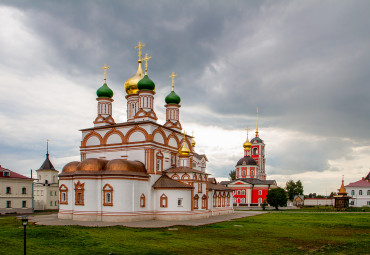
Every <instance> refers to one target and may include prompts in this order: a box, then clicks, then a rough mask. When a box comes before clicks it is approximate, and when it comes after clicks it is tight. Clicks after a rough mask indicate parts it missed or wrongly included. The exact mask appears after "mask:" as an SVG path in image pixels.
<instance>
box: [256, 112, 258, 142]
mask: <svg viewBox="0 0 370 255" xmlns="http://www.w3.org/2000/svg"><path fill="white" fill-rule="evenodd" d="M256 137H258V106H257V123H256Z"/></svg>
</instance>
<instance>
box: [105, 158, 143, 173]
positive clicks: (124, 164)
mask: <svg viewBox="0 0 370 255" xmlns="http://www.w3.org/2000/svg"><path fill="white" fill-rule="evenodd" d="M105 170H106V171H131V172H143V173H146V170H145V165H144V164H143V163H141V162H139V161H130V160H125V159H113V160H111V161H109V162H108V164H107V165H106V167H105Z"/></svg>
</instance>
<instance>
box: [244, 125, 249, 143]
mask: <svg viewBox="0 0 370 255" xmlns="http://www.w3.org/2000/svg"><path fill="white" fill-rule="evenodd" d="M245 130H247V141H248V132H249V130H250V129H249V128H248V127H247V128H246V129H245Z"/></svg>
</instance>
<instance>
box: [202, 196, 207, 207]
mask: <svg viewBox="0 0 370 255" xmlns="http://www.w3.org/2000/svg"><path fill="white" fill-rule="evenodd" d="M202 209H207V196H206V195H205V194H204V195H203V197H202Z"/></svg>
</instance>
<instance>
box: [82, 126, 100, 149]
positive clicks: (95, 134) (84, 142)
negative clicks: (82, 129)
mask: <svg viewBox="0 0 370 255" xmlns="http://www.w3.org/2000/svg"><path fill="white" fill-rule="evenodd" d="M93 136H96V137H97V138H98V139H99V141H100V144H99V145H102V143H103V138H102V137H101V135H100V134H99V133H97V132H95V131H94V130H92V131H90V133H88V134H87V135H86V136H85V138H84V139H83V140H82V142H81V147H86V144H87V141H88V140H89V139H90V138H91V137H93Z"/></svg>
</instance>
